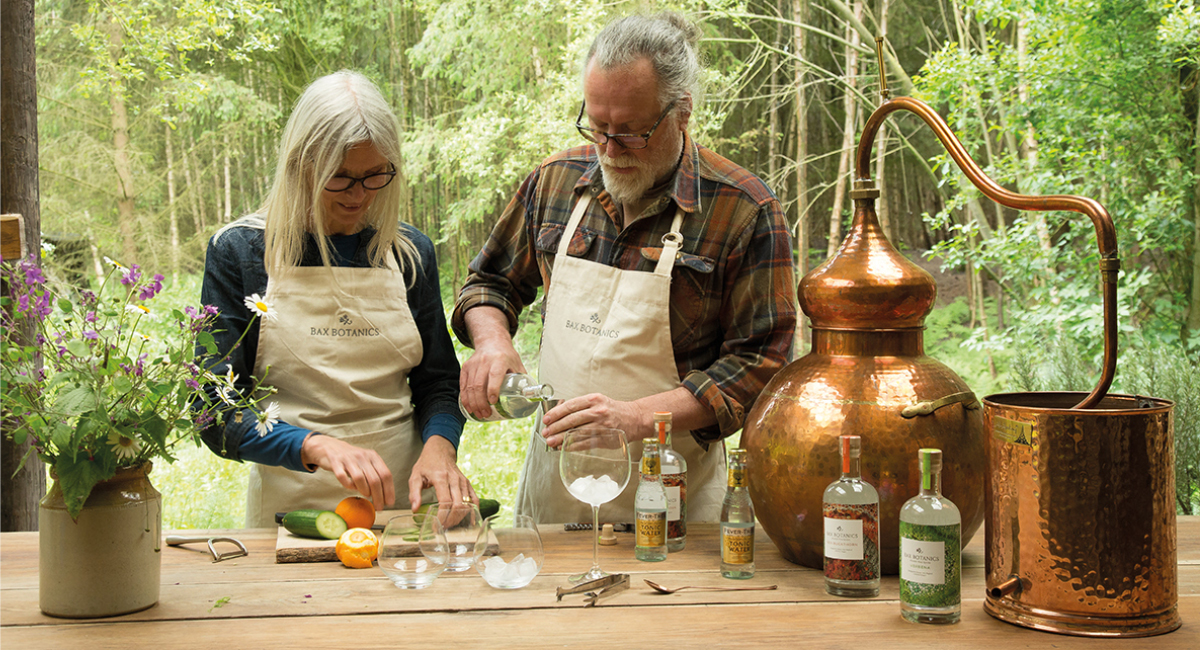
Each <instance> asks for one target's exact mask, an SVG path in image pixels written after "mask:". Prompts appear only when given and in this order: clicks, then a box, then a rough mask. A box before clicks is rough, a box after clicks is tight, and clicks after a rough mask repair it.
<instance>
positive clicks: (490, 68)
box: [35, 0, 1200, 528]
mask: <svg viewBox="0 0 1200 650" xmlns="http://www.w3.org/2000/svg"><path fill="white" fill-rule="evenodd" d="M662 9H675V10H679V11H682V12H684V13H685V14H687V15H689V16H690V17H692V18H694V19H695V20H697V21H698V24H699V25H700V26H701V28H702V30H703V33H704V40H703V41H702V44H701V48H702V53H703V56H704V59H705V61H706V63H707V65H708V72H707V75H706V78H705V79H704V82H705V87H706V93H705V96H704V97H703V100H702V101H701V102H700V103H699V104H698V106H699V110H698V111H697V114H696V115H695V116H694V118H693V120H692V125H693V132H692V134H693V136H694V137H695V138H696V139H697V140H698V141H699V142H700V143H702V144H704V145H705V146H708V147H710V148H712V149H714V150H715V151H717V152H719V153H721V154H723V155H725V156H726V157H728V158H730V159H732V160H734V161H735V162H738V163H740V164H741V165H743V166H745V167H746V168H748V169H749V170H751V171H752V172H754V173H756V174H758V175H759V176H761V177H762V178H764V179H765V180H766V181H767V183H768V185H770V186H771V187H772V188H773V189H774V190H775V192H776V194H777V195H778V196H779V198H780V199H781V200H782V202H783V205H784V206H785V207H786V209H787V215H788V219H789V221H790V223H791V224H792V225H793V227H794V234H795V243H796V263H797V269H798V271H799V274H802V273H804V272H805V271H807V270H810V269H812V268H814V267H815V266H816V265H818V264H820V263H821V262H822V261H823V260H825V259H826V258H827V257H829V256H831V255H832V254H833V253H834V251H835V250H836V247H837V246H838V244H839V243H840V241H841V239H842V236H843V234H844V232H845V230H846V227H847V226H848V224H849V219H850V212H851V209H850V206H849V202H848V200H847V197H846V195H847V190H848V188H847V182H848V179H849V174H850V153H851V151H852V150H853V147H854V146H855V145H856V144H857V141H858V133H859V132H860V130H861V125H862V123H863V121H864V119H865V117H866V115H869V114H870V111H871V110H872V109H873V108H874V107H875V106H877V105H878V101H879V99H878V98H879V81H878V78H879V70H878V65H877V59H876V56H875V53H874V40H875V36H876V35H877V34H879V35H884V36H886V50H885V57H884V63H883V67H884V72H885V73H886V75H887V79H888V84H889V86H890V89H891V90H892V92H893V93H894V94H899V95H910V96H915V97H918V98H921V99H923V100H925V101H927V102H929V103H931V104H932V105H933V106H934V107H935V108H936V109H937V110H938V111H939V112H940V113H941V114H942V115H943V116H944V117H945V118H946V120H947V122H948V123H949V124H950V126H951V128H952V129H953V130H954V131H955V133H956V134H957V135H958V137H959V138H960V139H961V140H962V141H963V143H964V145H965V146H966V148H967V150H968V152H970V154H971V155H972V156H973V157H974V158H975V160H976V161H978V162H979V164H980V165H981V166H982V167H983V168H984V169H985V171H986V172H987V173H988V174H989V175H990V176H991V177H992V178H994V179H995V180H996V181H997V182H999V183H1000V184H1001V185H1003V186H1005V187H1006V188H1008V189H1011V190H1013V191H1016V192H1020V193H1022V194H1076V195H1082V196H1086V197H1091V198H1095V199H1097V200H1099V201H1100V202H1101V203H1103V204H1104V205H1105V206H1106V207H1107V208H1108V209H1109V211H1110V212H1111V213H1112V215H1113V218H1114V221H1115V223H1116V228H1117V235H1118V242H1119V247H1120V257H1121V261H1122V269H1123V270H1122V272H1121V275H1120V284H1119V296H1120V303H1119V309H1120V324H1121V331H1120V335H1121V339H1120V354H1121V356H1120V363H1119V364H1118V374H1117V378H1116V383H1115V385H1114V392H1129V393H1139V394H1149V395H1154V396H1156V397H1162V398H1167V399H1173V400H1175V401H1176V406H1175V418H1176V443H1177V472H1176V480H1177V504H1178V507H1179V509H1180V511H1181V512H1193V511H1195V508H1196V507H1197V506H1198V505H1200V502H1198V499H1200V370H1197V368H1198V367H1200V363H1198V362H1200V114H1198V110H1197V108H1198V105H1200V87H1198V86H1200V84H1198V83H1197V80H1198V78H1200V72H1198V71H1200V8H1198V7H1197V4H1196V2H1194V1H1193V0H872V1H871V2H862V1H860V0H814V1H813V2H804V1H803V0H775V1H754V2H734V1H720V0H718V1H715V2H701V1H694V2H663V3H654V4H650V3H644V2H619V1H614V2H604V3H576V2H568V1H566V0H522V1H520V2H514V1H512V0H396V1H389V0H370V1H367V0H329V1H326V0H320V1H318V0H275V1H273V2H268V1H266V0H221V1H220V2H218V1H216V0H171V1H166V0H37V1H36V4H35V21H36V32H35V34H36V46H37V99H38V131H39V156H40V162H39V173H40V201H41V219H42V230H43V241H46V242H50V243H52V244H54V246H53V249H54V251H53V252H51V253H48V254H47V255H46V256H45V258H44V260H43V263H44V264H46V265H47V266H48V267H50V268H54V267H55V266H56V265H59V266H62V265H63V264H71V263H73V264H77V265H78V264H82V265H83V268H84V269H86V270H87V271H89V272H93V271H94V272H95V273H96V274H97V275H99V274H100V273H101V272H102V271H101V260H102V259H103V257H105V256H108V257H111V258H113V259H115V260H119V261H121V262H123V263H125V264H127V265H128V264H132V263H138V264H140V265H141V266H142V267H143V268H145V269H147V270H148V271H149V272H161V273H163V274H164V275H166V276H167V278H168V291H167V294H166V298H165V300H169V301H175V302H176V303H177V304H179V305H183V304H195V303H196V302H197V301H198V296H199V277H200V273H201V272H202V269H203V264H204V250H205V246H206V243H207V241H208V238H209V237H210V236H211V235H212V233H213V232H214V231H215V230H216V229H217V228H219V227H220V226H221V225H223V224H225V223H228V222H229V221H231V220H233V219H236V218H237V217H239V216H241V215H242V214H245V213H247V212H250V211H253V210H254V209H256V208H257V207H258V206H259V204H260V202H261V200H262V198H263V196H264V195H265V193H266V191H267V189H268V187H269V184H270V182H271V178H272V174H273V172H274V169H275V164H276V158H275V147H276V144H277V141H278V137H279V134H280V130H281V128H282V126H283V124H284V123H285V121H286V119H287V116H288V114H289V112H290V107H291V105H292V103H293V102H294V101H295V99H296V97H297V96H298V95H299V93H300V92H301V91H302V90H303V89H304V87H305V86H306V85H307V84H308V83H309V82H310V81H311V80H312V79H314V78H316V77H318V76H320V75H323V74H326V73H329V72H332V71H335V70H338V69H342V68H350V69H355V70H359V71H362V72H364V73H365V74H367V75H368V76H369V77H371V78H372V79H373V80H374V81H375V82H376V83H378V84H379V85H380V87H381V88H382V89H383V90H384V92H385V94H386V95H387V96H388V98H389V100H390V101H391V103H392V105H393V106H394V108H395V110H396V113H397V115H398V116H399V119H400V122H401V125H402V127H403V133H404V143H403V152H404V160H403V163H402V171H403V173H404V176H405V178H406V181H407V185H408V187H409V189H410V192H409V197H408V200H407V202H406V205H405V206H404V208H403V209H404V215H403V218H404V219H405V220H406V221H409V222H411V223H413V224H414V225H416V226H417V227H418V228H420V229H421V230H422V231H424V232H425V233H427V234H428V235H429V236H430V237H432V238H433V239H434V241H435V242H436V243H437V247H438V255H439V260H440V264H441V278H442V284H443V293H444V299H445V304H446V306H447V308H450V307H451V306H452V305H453V301H454V297H455V293H456V290H457V288H458V287H459V286H460V285H461V283H462V280H463V279H464V277H465V273H466V266H467V263H468V262H469V261H470V260H471V258H472V257H473V256H474V255H475V253H476V252H477V251H478V250H479V248H480V246H481V244H482V243H483V242H484V240H485V239H486V237H487V235H488V232H489V229H490V226H491V224H492V222H493V220H494V219H495V217H496V215H497V214H498V213H499V212H500V210H501V209H502V208H503V207H504V205H505V204H506V203H507V201H508V200H509V198H510V197H511V195H512V194H513V192H514V190H515V189H516V187H517V185H518V184H519V183H520V182H521V180H522V179H523V178H524V176H525V175H526V174H527V173H528V172H529V171H530V170H532V169H533V167H534V166H535V165H536V164H537V162H538V161H539V160H541V159H542V158H543V157H545V156H547V155H549V154H550V153H552V152H554V151H556V150H558V149H561V148H564V147H567V146H570V145H575V144H579V142H580V140H579V136H578V135H577V134H576V132H575V129H574V128H573V126H572V121H573V119H574V116H575V114H576V112H577V111H578V106H579V101H580V98H581V95H580V90H579V82H578V79H579V63H580V61H581V58H582V56H583V54H584V52H585V50H586V47H587V45H588V44H589V43H590V41H591V39H592V37H593V36H594V35H595V33H596V32H597V31H598V30H599V29H600V27H602V26H603V25H604V24H605V23H607V22H608V21H609V20H610V19H611V18H612V17H614V16H618V15H623V14H628V13H632V12H643V13H648V12H653V11H658V10H662ZM876 152H877V155H876V159H875V162H874V165H873V175H874V177H875V178H876V179H877V182H878V183H879V184H880V185H881V186H882V198H881V199H880V201H879V203H878V211H879V216H880V218H881V221H882V224H883V227H884V229H885V231H886V232H887V233H888V234H889V236H890V237H891V239H892V241H893V242H895V243H896V245H897V246H898V247H900V248H901V249H902V250H904V251H905V252H906V254H908V255H909V257H910V258H913V259H914V260H917V261H920V262H922V264H923V265H924V266H926V267H931V268H934V269H937V268H939V267H940V268H941V269H943V270H945V271H947V272H948V273H950V274H951V275H950V276H948V277H953V278H956V279H957V281H958V283H959V284H960V285H961V290H956V291H955V292H954V295H953V296H952V298H953V299H952V300H942V301H939V307H938V309H937V310H935V312H934V313H933V314H932V315H931V316H930V318H929V319H928V321H927V325H928V331H927V333H926V346H927V350H928V352H929V353H930V354H931V356H933V357H935V358H937V359H938V360H940V361H942V362H944V363H947V364H948V365H950V366H951V367H952V368H954V369H955V370H956V371H957V372H958V373H959V374H960V375H962V376H963V377H964V378H965V379H966V381H967V382H968V384H969V385H970V386H971V387H972V388H973V389H974V390H975V392H976V393H977V394H979V395H981V396H982V395H987V394H991V393H994V392H1001V391H1007V390H1051V389H1053V390H1084V391H1086V390H1090V389H1091V387H1092V385H1093V384H1094V382H1095V380H1096V378H1097V377H1098V375H1099V370H1098V368H1099V362H1100V360H1101V359H1102V357H1103V352H1102V349H1101V332H1102V320H1101V312H1100V296H1099V274H1098V273H1097V268H1098V267H1097V263H1098V254H1097V247H1096V244H1095V238H1094V233H1093V230H1092V227H1091V224H1090V222H1088V220H1087V219H1084V218H1082V217H1081V216H1080V215H1076V214H1073V213H1024V212H1016V211H1012V210H1008V209H1005V208H1002V207H1000V206H998V205H996V204H994V203H992V202H991V201H989V200H987V199H986V198H984V197H982V196H981V195H980V194H979V193H978V192H977V191H976V190H975V189H974V188H973V186H972V185H971V184H970V182H969V181H967V180H966V179H965V177H964V176H963V175H962V174H961V173H960V172H959V171H958V169H957V167H955V166H954V164H953V163H952V161H950V159H949V158H948V156H946V155H945V154H944V150H943V148H942V147H941V145H940V144H939V143H938V142H937V140H936V138H934V136H933V135H932V133H931V132H930V130H929V129H928V127H926V126H925V125H924V123H923V122H921V121H920V120H919V119H918V118H916V117H915V116H911V115H909V114H906V113H898V114H895V116H894V117H892V118H889V120H888V121H887V122H886V125H885V128H884V129H883V132H882V133H881V136H880V138H879V139H878V140H877V143H876ZM48 248H49V247H48ZM72 260H73V261H72ZM799 274H798V277H799ZM160 300H164V298H160ZM538 336H539V318H538V314H537V311H536V309H535V310H527V312H526V313H525V314H524V317H523V323H522V327H521V331H520V335H519V341H518V342H519V344H520V346H521V350H522V352H523V355H524V358H525V359H526V365H527V366H528V367H530V368H535V367H536V348H537V341H538ZM807 349H808V340H807V331H806V330H805V331H803V332H801V333H799V334H798V341H797V347H796V350H797V352H796V357H797V358H798V357H799V356H801V355H802V354H804V353H805V352H806V351H807ZM459 352H460V354H461V355H462V358H465V355H467V354H469V350H465V349H460V350H459ZM528 429H529V423H528V422H509V423H497V424H489V425H477V424H469V425H468V428H467V431H466V433H465V435H464V439H463V444H462V449H461V450H460V464H461V465H462V467H463V468H464V471H466V473H467V474H468V476H470V477H471V478H472V480H473V481H474V482H475V484H476V487H477V489H478V491H479V492H480V493H481V494H485V495H488V496H492V497H494V498H498V499H500V500H501V501H502V502H503V503H505V504H511V503H512V495H513V492H514V488H515V482H516V475H517V472H518V470H519V466H520V459H521V458H522V455H523V453H524V448H525V445H526V443H527V441H528V436H529V431H528ZM736 438H737V436H734V437H733V438H732V439H731V442H736ZM245 478H246V467H245V466H244V465H241V464H238V463H233V462H229V461H224V460H221V459H218V458H217V457H216V456H214V455H213V454H211V453H210V452H209V451H208V450H207V449H205V448H203V447H200V448H196V449H193V450H189V451H188V452H186V453H184V454H183V455H182V457H181V460H180V462H178V463H176V464H175V465H171V466H165V467H156V468H155V475H154V482H155V484H156V486H158V488H159V489H160V490H161V491H162V492H163V493H164V496H165V498H164V508H165V516H166V521H165V523H166V525H167V526H168V527H171V528H187V527H196V528H206V527H239V526H241V524H242V518H243V512H244V510H243V508H244V504H243V503H242V498H241V494H242V493H243V492H244V489H245Z"/></svg>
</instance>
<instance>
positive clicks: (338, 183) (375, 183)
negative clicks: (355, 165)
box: [325, 165, 396, 192]
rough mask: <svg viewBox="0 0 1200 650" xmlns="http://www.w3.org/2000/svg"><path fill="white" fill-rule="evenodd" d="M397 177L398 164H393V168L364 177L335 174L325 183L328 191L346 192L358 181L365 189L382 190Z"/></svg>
mask: <svg viewBox="0 0 1200 650" xmlns="http://www.w3.org/2000/svg"><path fill="white" fill-rule="evenodd" d="M394 178H396V166H395V165H392V169H391V170H390V171H386V172H379V173H378V174H370V175H368V176H363V177H362V178H355V177H353V176H334V177H333V178H330V179H329V182H327V183H325V191H327V192H346V191H349V190H350V188H352V187H354V186H355V185H356V184H358V183H362V186H363V189H364V190H382V189H383V188H385V187H387V186H388V183H391V182H392V179H394Z"/></svg>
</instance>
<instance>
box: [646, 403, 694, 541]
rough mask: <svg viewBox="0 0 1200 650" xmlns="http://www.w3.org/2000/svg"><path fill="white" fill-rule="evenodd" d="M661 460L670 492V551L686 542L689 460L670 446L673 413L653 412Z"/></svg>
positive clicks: (668, 518) (668, 532)
mask: <svg viewBox="0 0 1200 650" xmlns="http://www.w3.org/2000/svg"><path fill="white" fill-rule="evenodd" d="M654 430H655V431H656V432H657V433H658V447H659V457H660V458H661V459H662V484H663V489H664V490H666V492H667V550H668V551H682V550H683V547H684V546H685V545H686V544H687V461H686V460H684V459H683V456H682V455H680V454H679V453H678V452H676V451H675V450H674V449H672V448H671V413H670V412H669V411H656V412H655V413H654Z"/></svg>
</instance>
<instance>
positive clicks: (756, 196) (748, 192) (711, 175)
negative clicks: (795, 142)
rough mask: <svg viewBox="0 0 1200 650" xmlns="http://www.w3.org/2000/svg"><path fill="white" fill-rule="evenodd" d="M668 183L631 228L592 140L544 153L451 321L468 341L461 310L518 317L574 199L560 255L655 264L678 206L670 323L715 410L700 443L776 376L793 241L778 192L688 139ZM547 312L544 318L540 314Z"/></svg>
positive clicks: (791, 282)
mask: <svg viewBox="0 0 1200 650" xmlns="http://www.w3.org/2000/svg"><path fill="white" fill-rule="evenodd" d="M683 151H684V152H685V154H684V155H683V156H682V158H681V161H680V165H679V168H678V170H677V171H676V173H675V176H674V179H673V181H671V182H670V183H669V184H668V186H667V187H666V191H663V192H662V193H661V196H660V197H659V198H658V200H657V201H656V202H655V203H653V204H652V205H651V206H650V208H648V209H647V210H646V211H645V212H643V213H642V215H640V216H639V217H638V218H637V219H635V220H634V221H633V222H632V223H630V224H628V226H627V227H625V228H624V229H622V228H621V227H620V224H621V218H620V207H619V206H618V205H617V204H616V203H614V202H613V200H612V198H611V197H610V196H609V195H608V193H607V192H606V191H605V190H604V185H603V180H602V176H601V174H600V167H599V163H598V161H597V159H596V154H595V147H593V146H592V145H585V146H581V147H576V148H573V149H568V150H566V151H563V152H560V153H558V154H555V155H553V156H551V157H550V158H547V159H546V160H545V161H543V162H542V164H541V165H540V166H539V167H538V168H537V169H536V170H534V172H533V173H531V174H530V175H529V176H528V177H527V178H526V179H525V182H524V183H523V184H522V185H521V187H520V189H519V191H518V192H517V195H516V196H515V197H514V198H513V199H512V201H510V202H509V204H508V206H507V207H506V208H505V210H504V212H503V213H502V214H501V215H500V219H499V221H498V222H497V223H496V225H495V227H494V228H493V230H492V233H491V236H490V237H489V238H488V241H487V243H486V244H485V245H484V247H483V250H482V251H481V252H480V253H479V255H478V256H477V257H476V258H475V259H474V260H472V262H471V264H470V265H469V270H470V275H469V276H468V278H467V280H466V283H465V284H464V286H463V288H462V290H461V291H460V293H459V299H458V303H457V304H456V305H455V308H454V314H453V316H452V318H451V326H452V327H453V329H454V332H455V334H456V335H457V336H458V338H459V339H460V340H461V341H462V342H463V343H464V344H466V345H468V346H470V345H471V341H470V336H469V334H468V333H467V329H466V325H465V322H464V319H463V314H464V313H465V312H466V311H467V310H469V309H471V308H472V307H476V306H480V305H489V306H492V307H496V308H497V309H500V310H501V311H502V312H504V313H505V314H506V315H507V316H508V322H509V330H510V333H515V332H516V328H517V322H518V318H517V317H518V315H519V314H520V312H521V310H522V309H524V308H525V307H527V306H529V305H531V304H533V303H534V301H535V300H536V299H537V296H538V289H539V288H540V287H548V286H549V284H550V272H551V269H552V268H553V266H554V255H555V252H556V250H557V246H558V242H559V240H560V239H561V238H562V234H563V231H564V229H565V227H566V223H567V220H568V219H569V217H570V214H571V210H572V208H574V207H575V203H576V201H577V200H578V198H579V197H580V196H581V195H582V194H583V193H584V192H589V193H591V194H592V195H593V196H594V197H595V200H594V201H593V202H592V204H591V205H590V206H589V207H588V210H587V213H586V214H585V215H584V217H583V220H582V222H581V223H580V225H579V227H578V228H577V230H576V232H575V235H574V237H573V238H572V240H571V242H570V244H569V246H568V250H567V254H568V255H572V256H575V257H581V258H584V259H588V260H591V261H595V262H600V263H602V264H607V265H610V266H615V267H617V268H621V269H626V270H641V271H646V272H651V271H653V269H654V264H655V262H656V261H657V260H658V257H659V255H660V254H661V252H662V240H661V238H662V236H663V234H665V233H666V232H667V231H668V230H669V229H670V224H671V220H672V218H673V217H674V215H675V209H676V206H679V207H681V208H682V209H683V211H684V212H685V215H684V219H683V225H682V227H681V231H682V235H683V248H682V249H681V251H680V254H679V256H678V258H677V259H676V262H675V268H674V270H673V272H672V277H671V299H670V322H671V342H672V346H673V348H674V350H675V364H676V366H677V367H678V369H679V378H680V385H682V386H686V387H687V388H688V390H689V391H691V393H692V394H693V395H695V396H696V398H697V399H699V400H700V402H701V403H703V404H706V405H707V406H708V407H709V408H710V409H712V412H713V413H714V414H715V416H716V420H717V426H716V427H709V428H705V429H700V430H696V431H693V432H692V435H693V436H694V437H695V438H696V440H697V441H698V442H700V443H701V444H702V445H705V446H707V445H708V444H709V443H712V442H715V441H717V440H720V439H721V438H724V437H726V436H729V435H732V434H734V433H736V432H737V431H738V430H740V429H741V428H742V423H743V421H744V420H745V417H746V412H747V411H748V410H749V409H750V407H751V406H753V404H754V400H755V399H757V398H758V395H759V393H760V392H762V389H763V387H764V386H766V384H767V382H768V381H770V379H771V377H772V376H774V375H775V373H776V372H777V371H779V370H780V369H781V368H783V366H784V365H786V364H787V363H788V362H789V361H790V360H791V353H792V339H793V336H794V333H795V329H796V280H795V271H794V269H795V266H794V262H793V254H792V240H791V235H790V234H789V229H788V226H787V222H786V220H785V218H784V215H783V210H782V208H781V206H780V204H779V200H778V199H776V198H775V195H774V194H773V193H772V192H771V190H770V189H768V188H767V186H766V185H765V184H764V183H763V182H762V181H761V180H760V179H759V178H758V177H756V176H754V175H753V174H751V173H749V172H748V171H746V170H745V169H743V168H741V167H739V166H738V165H736V164H734V163H732V162H730V161H729V160H726V159H725V158H722V157H721V156H719V155H717V154H716V153H714V152H712V151H710V150H708V149H705V148H704V147H700V146H697V145H695V144H694V143H693V142H692V140H691V138H690V137H687V138H685V140H684V149H683ZM543 316H544V314H543Z"/></svg>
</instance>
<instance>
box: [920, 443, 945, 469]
mask: <svg viewBox="0 0 1200 650" xmlns="http://www.w3.org/2000/svg"><path fill="white" fill-rule="evenodd" d="M917 458H919V459H920V462H921V473H922V474H924V473H926V472H928V473H936V472H940V471H942V450H941V449H933V448H923V449H921V450H920V451H918V452H917Z"/></svg>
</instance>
